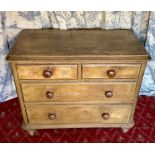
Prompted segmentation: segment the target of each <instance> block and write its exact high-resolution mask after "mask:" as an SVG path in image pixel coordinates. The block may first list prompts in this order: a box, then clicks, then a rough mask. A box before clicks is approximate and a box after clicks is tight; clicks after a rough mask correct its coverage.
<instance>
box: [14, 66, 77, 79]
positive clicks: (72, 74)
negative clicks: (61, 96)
mask: <svg viewBox="0 0 155 155" xmlns="http://www.w3.org/2000/svg"><path fill="white" fill-rule="evenodd" d="M17 72H18V76H19V79H35V80H37V79H41V80H46V79H77V65H18V66H17Z"/></svg>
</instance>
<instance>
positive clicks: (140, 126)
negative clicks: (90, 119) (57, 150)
mask: <svg viewBox="0 0 155 155" xmlns="http://www.w3.org/2000/svg"><path fill="white" fill-rule="evenodd" d="M21 122H22V116H21V111H20V108H19V102H18V99H17V98H15V99H12V100H10V101H7V102H4V103H1V104H0V142H1V143H4V142H10V143H11V142H15V143H16V142H26V143H30V142H34V143H37V142H41V143H42V142H55V143H58V142H61V143H64V142H66V143H67V142H68V143H70V142H77V143H80V142H93V143H99V142H101V143H102V142H115V143H124V142H130V143H135V142H138V143H143V142H155V97H146V96H141V97H139V100H138V104H137V108H136V113H135V122H136V125H135V127H133V128H132V129H131V130H129V131H128V132H127V133H122V131H121V129H120V128H108V129H104V128H94V129H87V128H83V129H51V130H37V132H36V135H35V136H33V137H31V136H29V135H28V134H27V132H25V131H23V130H22V129H21Z"/></svg>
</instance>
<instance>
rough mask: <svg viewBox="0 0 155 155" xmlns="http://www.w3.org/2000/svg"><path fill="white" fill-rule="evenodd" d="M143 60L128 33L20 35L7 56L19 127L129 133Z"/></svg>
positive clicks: (41, 32)
mask: <svg viewBox="0 0 155 155" xmlns="http://www.w3.org/2000/svg"><path fill="white" fill-rule="evenodd" d="M148 59H149V55H148V54H147V53H146V51H145V49H144V47H143V45H142V44H141V43H140V42H139V41H138V39H137V38H136V37H135V35H134V34H133V32H132V31H131V30H67V31H65V30H57V29H56V30H23V31H22V32H21V33H20V34H19V36H18V37H17V40H16V42H15V44H14V46H13V48H12V50H11V51H10V53H9V54H8V56H7V60H8V61H10V63H11V66H12V71H13V75H14V79H15V83H16V88H17V92H18V96H19V100H20V105H21V110H22V115H23V119H24V121H23V128H24V129H25V130H27V131H28V132H29V133H30V134H32V133H34V131H33V130H35V129H45V128H48V129H49V128H71V127H76V128H81V127H122V128H123V129H127V128H131V127H132V126H133V125H134V123H133V122H134V120H133V116H134V111H135V107H136V102H137V97H138V93H139V89H140V85H141V81H142V78H143V74H144V70H145V66H146V63H147V60H148ZM124 131H125V130H124Z"/></svg>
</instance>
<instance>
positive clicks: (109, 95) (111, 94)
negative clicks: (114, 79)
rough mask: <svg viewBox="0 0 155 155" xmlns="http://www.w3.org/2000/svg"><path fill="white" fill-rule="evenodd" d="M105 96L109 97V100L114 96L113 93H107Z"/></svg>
mask: <svg viewBox="0 0 155 155" xmlns="http://www.w3.org/2000/svg"><path fill="white" fill-rule="evenodd" d="M105 96H106V97H108V98H110V97H112V96H113V93H112V91H106V92H105Z"/></svg>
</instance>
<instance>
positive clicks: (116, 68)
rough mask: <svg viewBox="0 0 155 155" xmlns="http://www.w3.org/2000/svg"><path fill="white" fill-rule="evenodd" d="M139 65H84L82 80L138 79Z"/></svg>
mask: <svg viewBox="0 0 155 155" xmlns="http://www.w3.org/2000/svg"><path fill="white" fill-rule="evenodd" d="M139 71H140V65H139V64H137V65H136V64H133V65H132V64H85V65H82V78H85V79H89V78H96V79H98V78H103V79H106V78H114V79H118V78H120V79H126V78H131V79H134V78H138V75H139Z"/></svg>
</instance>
